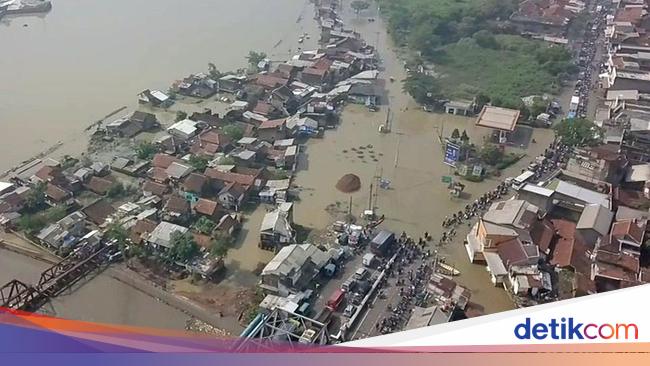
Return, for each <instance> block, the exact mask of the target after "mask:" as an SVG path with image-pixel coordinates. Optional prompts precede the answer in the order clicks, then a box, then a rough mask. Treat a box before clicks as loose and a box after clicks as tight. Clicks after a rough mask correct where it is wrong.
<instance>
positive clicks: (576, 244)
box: [550, 219, 590, 274]
mask: <svg viewBox="0 0 650 366" xmlns="http://www.w3.org/2000/svg"><path fill="white" fill-rule="evenodd" d="M552 222H553V226H554V227H555V230H556V231H557V234H558V235H557V240H556V241H555V245H554V247H553V252H552V253H551V260H550V262H551V264H553V265H556V266H558V267H572V268H573V269H574V270H575V271H576V272H580V273H585V274H586V273H589V271H590V260H589V254H590V253H589V247H588V246H587V244H586V243H585V242H584V241H583V240H582V239H581V237H580V236H579V235H576V223H574V222H571V221H568V220H564V219H556V220H552Z"/></svg>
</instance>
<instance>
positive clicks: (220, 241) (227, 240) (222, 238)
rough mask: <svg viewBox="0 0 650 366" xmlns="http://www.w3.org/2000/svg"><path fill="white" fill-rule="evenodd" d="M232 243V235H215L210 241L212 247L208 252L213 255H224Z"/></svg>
mask: <svg viewBox="0 0 650 366" xmlns="http://www.w3.org/2000/svg"><path fill="white" fill-rule="evenodd" d="M232 245H233V239H232V237H230V236H228V235H225V234H222V235H217V236H215V238H214V240H213V241H212V247H211V248H210V254H212V255H213V256H215V257H225V256H226V254H228V250H229V249H230V248H231V247H232Z"/></svg>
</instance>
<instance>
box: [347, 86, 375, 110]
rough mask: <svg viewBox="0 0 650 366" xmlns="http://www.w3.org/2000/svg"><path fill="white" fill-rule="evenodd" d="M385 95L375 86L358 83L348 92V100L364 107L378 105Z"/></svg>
mask: <svg viewBox="0 0 650 366" xmlns="http://www.w3.org/2000/svg"><path fill="white" fill-rule="evenodd" d="M382 94H383V91H382V89H381V88H380V87H379V86H378V85H375V84H366V83H356V84H354V85H352V87H350V91H348V100H350V101H351V102H352V103H357V104H363V105H377V104H379V102H380V100H379V98H380V97H381V95H382Z"/></svg>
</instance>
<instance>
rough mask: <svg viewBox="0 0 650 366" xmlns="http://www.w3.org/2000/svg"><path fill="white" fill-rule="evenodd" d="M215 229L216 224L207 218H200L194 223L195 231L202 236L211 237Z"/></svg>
mask: <svg viewBox="0 0 650 366" xmlns="http://www.w3.org/2000/svg"><path fill="white" fill-rule="evenodd" d="M214 227H215V223H214V222H213V221H212V220H210V219H209V218H207V217H205V216H201V217H199V219H198V220H196V222H195V223H194V229H196V230H197V231H198V232H200V233H201V234H205V235H210V234H211V233H212V230H213V229H214Z"/></svg>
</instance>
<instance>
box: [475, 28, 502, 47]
mask: <svg viewBox="0 0 650 366" xmlns="http://www.w3.org/2000/svg"><path fill="white" fill-rule="evenodd" d="M472 38H474V40H475V41H476V44H478V45H479V46H481V47H483V48H491V49H495V50H496V49H498V48H499V42H497V39H496V38H494V35H493V34H492V33H490V32H489V31H487V30H485V29H483V30H480V31H478V32H476V33H474V35H473V36H472Z"/></svg>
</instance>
